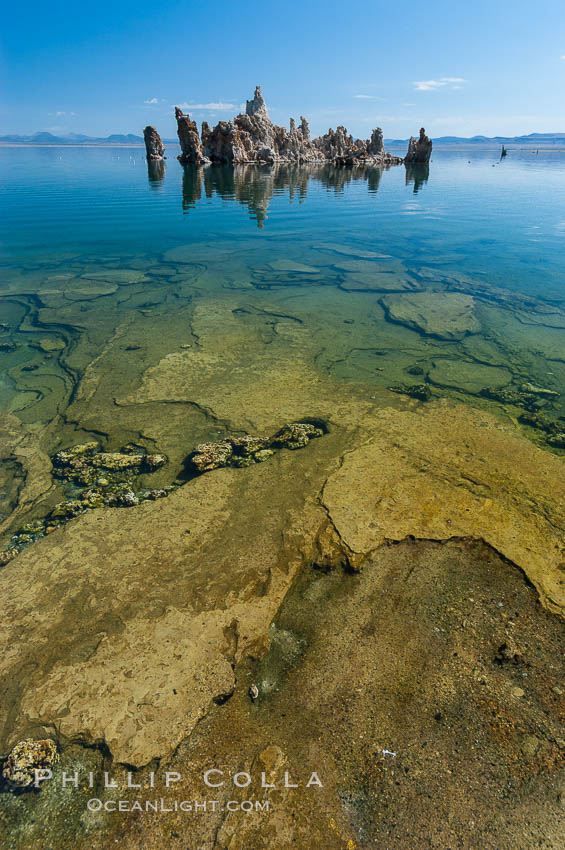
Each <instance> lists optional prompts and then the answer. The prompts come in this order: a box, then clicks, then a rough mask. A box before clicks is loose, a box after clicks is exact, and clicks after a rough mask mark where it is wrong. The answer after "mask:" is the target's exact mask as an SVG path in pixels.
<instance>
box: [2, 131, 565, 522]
mask: <svg viewBox="0 0 565 850" xmlns="http://www.w3.org/2000/svg"><path fill="white" fill-rule="evenodd" d="M175 156H176V150H175V149H170V150H169V159H168V160H167V162H166V163H165V164H163V165H153V166H149V167H148V165H147V163H146V162H145V161H144V159H143V156H142V151H141V150H140V149H136V148H131V149H116V148H113V149H112V148H109V149H74V148H28V149H26V148H3V149H0V168H1V173H2V186H3V189H2V194H1V196H0V206H1V208H2V220H3V238H2V246H1V258H2V283H1V288H0V303H1V310H2V313H1V317H0V322H1V323H2V325H1V327H0V346H1V349H0V358H1V360H2V374H1V379H0V405H1V407H2V410H3V411H5V412H9V413H12V414H14V415H15V416H16V417H18V418H19V419H20V420H21V421H22V422H24V423H25V424H26V425H27V426H31V427H36V426H40V430H41V429H43V430H44V437H43V438H42V439H43V443H42V445H43V448H44V450H45V451H46V452H48V453H49V452H52V451H53V450H54V448H56V447H60V446H61V445H68V444H70V443H71V442H77V441H78V440H79V438H82V437H83V436H84V435H85V434H93V433H94V434H96V435H98V436H99V437H100V438H101V439H102V440H103V441H104V442H106V443H107V445H109V446H111V447H114V448H115V447H116V446H118V445H120V444H121V443H123V442H125V441H126V440H137V441H138V442H142V443H143V442H144V441H145V444H146V445H147V447H150V446H154V445H156V444H158V446H159V448H160V449H161V450H163V451H166V452H167V453H168V454H169V456H171V457H172V458H173V459H174V460H175V461H176V462H177V466H178V464H179V463H180V461H181V454H182V452H183V451H184V452H186V445H187V443H188V444H189V445H194V444H195V443H196V442H198V440H199V439H203V438H207V437H211V436H214V435H216V434H220V433H225V431H226V430H229V429H230V422H229V421H226V420H225V418H223V417H222V415H221V413H218V412H217V411H214V409H213V408H210V409H207V405H206V402H204V404H203V403H202V401H200V402H199V403H198V404H192V403H191V401H190V400H189V401H188V402H187V401H186V399H185V397H183V399H184V400H183V402H182V404H179V403H177V400H176V399H175V398H174V397H173V398H172V399H171V393H170V391H169V390H167V392H164V394H163V398H162V399H161V398H159V397H158V393H157V397H156V396H155V393H153V396H152V397H151V400H149V401H148V400H147V399H145V400H144V401H143V403H140V402H139V401H138V399H136V398H135V393H136V391H137V389H138V388H139V387H140V385H141V383H142V381H143V378H144V375H146V373H147V371H148V370H151V369H152V368H153V367H154V366H155V365H156V364H158V363H160V362H161V361H162V359H163V358H164V357H167V356H169V355H170V354H171V353H172V352H183V351H184V352H186V351H188V350H189V349H190V348H191V347H192V348H193V349H194V350H197V349H198V348H199V346H201V340H200V339H199V336H198V330H197V329H196V330H195V327H194V326H193V324H192V317H193V315H194V311H195V310H196V309H197V308H198V309H199V310H200V315H201V314H202V310H204V312H206V309H209V310H210V315H212V313H213V311H214V310H217V311H218V312H217V315H218V318H217V319H215V321H216V327H215V330H216V331H218V332H220V334H221V331H222V327H223V326H224V323H225V322H226V319H225V318H222V313H221V310H220V308H219V306H218V305H220V304H221V305H222V309H224V311H225V313H224V314H223V315H224V316H229V318H230V321H232V320H233V319H234V317H235V326H237V329H238V330H237V334H239V329H241V334H242V335H243V336H242V339H243V340H245V339H248V340H249V341H250V342H249V345H250V344H251V342H253V344H255V342H257V344H258V346H259V348H258V351H261V346H263V347H264V349H265V351H268V350H269V348H268V347H269V346H271V344H272V343H273V341H277V342H279V343H280V340H281V333H283V336H284V334H285V333H286V335H287V337H286V338H287V339H288V346H289V347H290V350H291V351H292V352H293V354H295V356H296V357H297V358H304V359H305V360H307V361H308V362H309V363H310V364H311V365H312V367H313V368H314V369H316V370H318V372H319V373H320V374H322V375H323V376H324V377H328V376H329V377H330V378H331V379H332V380H335V381H338V382H339V381H347V382H357V383H358V384H359V385H360V386H361V387H362V386H366V387H367V392H368V393H371V392H373V391H384V390H386V388H387V387H390V386H393V387H396V389H398V388H399V387H400V388H402V386H403V385H404V386H408V387H410V386H412V385H414V384H423V385H424V387H427V388H428V389H427V390H426V392H428V390H429V392H430V393H431V396H432V397H437V396H442V395H448V396H451V397H455V398H458V399H460V400H463V401H467V402H469V403H472V404H480V405H483V406H490V407H495V408H496V407H497V406H499V407H500V406H502V409H503V410H504V412H506V413H509V414H510V415H511V416H513V417H514V418H516V419H518V418H519V417H520V415H521V414H523V413H524V410H526V412H527V413H528V412H529V414H532V413H534V414H535V416H538V418H539V416H540V414H541V416H542V417H545V427H536V428H534V429H531V428H530V431H531V436H532V438H534V439H537V440H539V441H540V442H542V443H543V444H544V445H547V446H548V447H550V448H551V449H552V450H556V451H560V450H561V446H560V443H559V439H556V438H555V435H556V434H558V433H559V432H560V429H561V430H565V423H564V422H563V420H562V418H561V417H563V416H565V401H564V399H565V345H564V340H565V283H564V277H563V270H564V260H565V207H564V200H565V155H563V154H557V153H546V154H544V153H539V154H535V152H523V153H519V152H511V153H510V154H509V156H508V157H507V158H506V159H505V160H504V161H502V162H501V161H499V159H498V153H497V152H496V151H482V152H477V151H471V152H460V151H458V152H455V153H452V152H446V151H443V152H442V151H439V152H437V153H436V154H435V155H434V159H433V162H432V163H431V166H430V169H429V174H428V173H427V172H426V170H415V171H414V170H412V171H407V170H406V169H405V168H404V166H400V167H396V168H392V169H390V170H389V171H385V172H381V171H380V170H378V169H368V170H355V171H352V170H348V169H343V168H335V167H332V166H325V167H314V168H298V167H287V166H281V167H279V168H256V167H253V166H249V167H239V168H236V169H228V168H217V167H214V168H207V169H203V170H202V169H201V170H198V169H195V168H185V169H183V168H182V167H181V166H180V165H179V164H178V162H177V161H176V159H175ZM412 293H416V294H419V295H426V294H428V295H429V294H430V293H436V295H439V296H440V299H439V301H436V304H437V309H438V310H439V313H440V314H441V313H442V311H443V310H444V304H445V309H447V308H448V304H449V303H451V302H450V301H449V299H450V298H452V296H453V295H454V294H459V295H460V296H471V297H472V298H473V299H474V302H473V308H472V311H473V320H472V322H473V323H474V324H472V327H470V328H469V329H467V330H465V331H464V332H462V333H460V334H456V335H449V334H447V335H445V334H443V335H442V334H441V333H439V334H438V333H437V332H435V331H434V328H433V327H432V328H430V327H427V326H426V322H425V321H424V322H423V323H422V322H420V318H421V317H420V316H419V305H420V303H424V302H423V301H418V304H417V306H416V307H415V308H414V307H413V306H412V308H411V310H412V313H413V314H415V315H416V323H415V324H414V321H412V319H410V320H409V321H404V320H403V319H400V320H399V319H398V316H396V317H395V310H396V306H397V305H396V302H395V299H398V298H399V297H400V299H401V300H400V304H401V306H402V304H403V303H404V301H403V299H405V298H406V296H407V295H410V294H412ZM445 296H449V298H448V299H447V301H442V298H445ZM391 299H392V302H391ZM391 304H392V309H390V308H391ZM426 309H427V307H425V308H424V312H425V310H426ZM235 326H234V327H235ZM234 327H232V325H230V326H229V328H228V325H227V322H226V324H225V333H226V334H234V333H235V331H234ZM245 334H247V337H245ZM238 339H239V336H238ZM240 344H241V345H242V346H243V348H242V350H246V349H247V348H248V347H249V345H248V344H247V343H245V341H244V342H241V340H240ZM220 359H221V358H220ZM236 365H237V364H236ZM211 368H212V367H211ZM219 368H220V366H218V369H219ZM242 368H244V367H243V366H242ZM212 371H213V369H212ZM212 380H213V376H212ZM526 384H533V385H534V386H535V387H536V388H537V390H540V389H541V390H543V392H537V391H535V392H534V398H533V400H532V398H530V399H529V402H528V404H526V403H525V402H524V400H523V399H522V400H520V398H519V397H518V396H517V395H516V393H520V392H524V386H525V385H526ZM500 389H506V390H508V391H509V392H510V393H514V394H515V395H514V396H508V397H506V398H501V397H498V398H497V397H495V396H496V395H497V393H498V395H499V396H500V392H499V391H500ZM492 390H494V391H495V392H494V395H493V393H492V392H490V391H492ZM288 391H289V393H291V392H292V387H291V386H289V388H288ZM489 392H490V395H489ZM132 398H133V401H132ZM128 399H129V401H128ZM189 399H190V397H189ZM522 402H524V403H522ZM242 404H243V401H242ZM531 418H532V417H531V416H530V419H531ZM547 421H550V425H551V427H549V426H547ZM157 423H159V424H158V427H157ZM527 424H528V423H526V425H527ZM530 425H531V423H530ZM542 425H543V423H542ZM51 426H52V427H51ZM548 428H549V430H548ZM42 433H43V432H42ZM181 433H182V435H183V438H182V440H181V439H180V438H179V434H181ZM548 435H549V437H548ZM551 440H553V444H551V445H550V443H551ZM181 444H182V447H181ZM6 463H7V462H5V465H4V477H5V478H6V479H7V481H8V483H7V484H6V485H5V487H4V490H3V491H2V493H3V498H4V500H5V502H6V504H5V506H4V514H6V513H9V510H8V507H9V506H10V505H13V497H12V496H10V493H11V492H12V491H11V490H10V484H9V482H10V480H11V473H10V471H9V469H8V466H9V464H8V466H7V465H6ZM12 489H13V488H12Z"/></svg>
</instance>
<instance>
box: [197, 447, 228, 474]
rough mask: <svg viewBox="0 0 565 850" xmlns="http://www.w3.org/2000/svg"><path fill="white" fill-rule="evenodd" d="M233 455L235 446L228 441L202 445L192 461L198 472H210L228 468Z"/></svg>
mask: <svg viewBox="0 0 565 850" xmlns="http://www.w3.org/2000/svg"><path fill="white" fill-rule="evenodd" d="M232 455H233V446H232V444H231V442H229V441H228V440H222V441H221V442H219V443H201V444H200V445H199V446H196V451H195V452H194V454H193V455H192V456H191V458H190V461H191V463H192V465H193V466H194V468H195V469H196V470H197V471H198V472H209V471H210V470H211V469H219V468H220V467H222V466H227V465H228V463H229V461H230V459H231V457H232Z"/></svg>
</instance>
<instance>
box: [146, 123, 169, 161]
mask: <svg viewBox="0 0 565 850" xmlns="http://www.w3.org/2000/svg"><path fill="white" fill-rule="evenodd" d="M143 139H144V141H145V153H146V156H147V159H148V160H149V159H152V160H160V159H165V145H164V144H163V142H162V141H161V136H160V135H159V133H158V132H157V130H156V129H155V127H152V126H151V124H148V125H147V127H146V128H145V129H144V131H143Z"/></svg>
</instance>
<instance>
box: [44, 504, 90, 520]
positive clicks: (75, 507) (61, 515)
mask: <svg viewBox="0 0 565 850" xmlns="http://www.w3.org/2000/svg"><path fill="white" fill-rule="evenodd" d="M84 509H85V508H84V505H83V503H82V502H81V501H79V500H78V499H66V500H65V501H64V502H59V504H58V505H55V507H54V508H53V510H52V511H51V513H50V514H49V517H50V518H51V519H72V518H73V517H75V516H78V515H79V514H80V513H82V511H83V510H84Z"/></svg>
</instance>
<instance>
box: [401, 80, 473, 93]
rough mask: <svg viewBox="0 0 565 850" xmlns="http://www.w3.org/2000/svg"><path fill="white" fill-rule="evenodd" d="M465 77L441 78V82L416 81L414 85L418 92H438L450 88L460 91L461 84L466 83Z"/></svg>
mask: <svg viewBox="0 0 565 850" xmlns="http://www.w3.org/2000/svg"><path fill="white" fill-rule="evenodd" d="M466 82H467V80H465V79H464V78H463V77H440V78H439V80H415V81H414V82H413V83H412V85H413V86H414V88H415V89H416V91H437V90H438V89H441V88H444V87H445V86H448V87H449V88H450V89H460V88H461V86H460V85H459V83H466Z"/></svg>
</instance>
